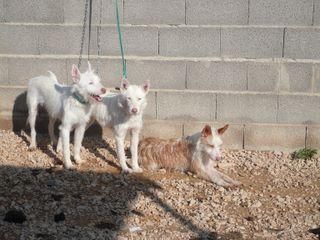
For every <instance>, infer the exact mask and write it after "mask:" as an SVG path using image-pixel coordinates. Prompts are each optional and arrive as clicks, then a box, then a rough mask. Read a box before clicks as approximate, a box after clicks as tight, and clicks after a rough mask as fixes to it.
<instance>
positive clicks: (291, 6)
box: [0, 0, 320, 151]
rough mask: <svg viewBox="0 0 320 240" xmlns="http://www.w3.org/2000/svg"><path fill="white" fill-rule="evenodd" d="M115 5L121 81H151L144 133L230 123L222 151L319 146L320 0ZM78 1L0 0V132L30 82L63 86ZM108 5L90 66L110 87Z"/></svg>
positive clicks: (20, 107)
mask: <svg viewBox="0 0 320 240" xmlns="http://www.w3.org/2000/svg"><path fill="white" fill-rule="evenodd" d="M119 3H120V12H121V16H122V19H121V20H122V23H123V26H122V31H123V38H124V48H125V53H126V57H127V64H128V66H127V67H128V76H129V80H130V81H131V82H133V83H137V84H140V83H142V82H144V81H145V80H147V79H149V80H150V81H151V84H152V91H151V93H150V95H149V96H148V101H149V105H148V109H147V111H146V115H145V119H146V121H145V128H144V131H143V135H144V136H160V137H164V138H168V137H180V136H182V135H188V134H191V133H193V132H195V131H200V130H201V128H202V126H203V125H204V124H205V123H211V124H213V125H215V126H221V125H223V124H225V123H229V124H230V129H229V130H228V131H227V132H226V135H225V137H224V138H225V145H226V147H228V148H236V149H242V148H245V149H260V150H264V149H265V150H270V149H277V150H288V151H289V150H290V151H291V150H293V149H296V148H301V147H305V146H308V147H314V148H320V140H319V139H320V135H319V132H320V1H318V0H268V1H265V0H251V1H250V0H163V1H159V0H122V1H119ZM84 5H85V0H42V1H32V0H25V1H22V2H21V1H18V0H0V124H1V126H0V127H1V128H12V127H13V128H14V126H13V125H15V124H16V123H15V121H18V120H17V119H19V118H22V119H24V120H25V117H26V106H25V94H24V92H25V89H26V84H27V80H28V79H29V78H31V77H34V76H37V75H41V74H46V71H47V70H51V71H53V72H55V73H56V75H57V76H58V78H59V79H60V81H61V82H63V83H65V84H70V83H71V78H70V69H71V65H72V64H73V63H77V62H78V54H79V51H80V39H81V32H82V20H83V11H84ZM100 12H101V13H102V16H101V22H102V25H101V34H100V36H98V27H99V25H98V23H99V21H100V18H99V16H100ZM114 13H115V11H114V0H103V1H100V0H93V19H92V21H93V27H92V39H91V45H90V52H91V54H92V56H91V62H92V65H93V66H95V68H98V70H99V75H100V76H101V78H102V80H103V83H104V84H105V85H106V86H108V87H110V88H113V87H115V86H118V84H119V80H120V77H121V69H122V67H121V61H120V57H119V55H120V54H119V46H118V36H117V32H116V26H115V14H114ZM98 39H100V45H101V49H100V52H101V56H97V53H98V48H97V46H98ZM85 46H87V38H86V39H85ZM85 48H86V47H85ZM84 52H86V49H85V50H84ZM85 57H86V56H84V58H85ZM85 67H86V64H85V61H84V62H83V65H82V69H85Z"/></svg>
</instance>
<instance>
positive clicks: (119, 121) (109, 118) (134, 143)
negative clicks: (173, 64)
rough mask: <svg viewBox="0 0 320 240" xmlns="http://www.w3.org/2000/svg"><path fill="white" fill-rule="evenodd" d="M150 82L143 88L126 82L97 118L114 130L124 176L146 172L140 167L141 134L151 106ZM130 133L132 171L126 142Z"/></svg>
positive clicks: (98, 106)
mask: <svg viewBox="0 0 320 240" xmlns="http://www.w3.org/2000/svg"><path fill="white" fill-rule="evenodd" d="M149 87H150V86H149V82H147V83H145V84H143V85H142V86H137V85H130V84H129V82H128V81H127V80H123V81H122V83H121V87H120V93H118V94H108V95H107V96H106V97H104V98H103V101H102V103H99V104H96V105H95V107H94V111H93V118H95V119H96V120H97V121H98V123H99V124H100V125H101V126H103V127H110V128H112V130H113V133H114V136H115V140H116V145H117V155H118V158H119V161H120V166H121V168H122V171H123V172H142V169H141V168H140V167H139V164H138V143H139V134H140V131H141V128H142V115H143V111H144V109H145V107H146V106H147V100H146V95H147V93H148V91H149ZM127 131H130V133H131V146H130V150H131V156H132V169H130V168H129V167H128V166H127V163H126V156H125V151H124V140H125V137H126V134H127Z"/></svg>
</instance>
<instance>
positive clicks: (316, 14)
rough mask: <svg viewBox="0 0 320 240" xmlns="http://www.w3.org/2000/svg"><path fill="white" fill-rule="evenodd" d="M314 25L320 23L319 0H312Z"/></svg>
mask: <svg viewBox="0 0 320 240" xmlns="http://www.w3.org/2000/svg"><path fill="white" fill-rule="evenodd" d="M313 13H314V25H320V1H314V12H313Z"/></svg>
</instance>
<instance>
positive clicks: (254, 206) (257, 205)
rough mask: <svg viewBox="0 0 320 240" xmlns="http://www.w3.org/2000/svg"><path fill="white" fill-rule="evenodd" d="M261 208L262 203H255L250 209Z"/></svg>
mask: <svg viewBox="0 0 320 240" xmlns="http://www.w3.org/2000/svg"><path fill="white" fill-rule="evenodd" d="M261 206H262V203H261V202H260V201H255V202H254V203H253V204H252V205H251V207H252V208H259V207H261Z"/></svg>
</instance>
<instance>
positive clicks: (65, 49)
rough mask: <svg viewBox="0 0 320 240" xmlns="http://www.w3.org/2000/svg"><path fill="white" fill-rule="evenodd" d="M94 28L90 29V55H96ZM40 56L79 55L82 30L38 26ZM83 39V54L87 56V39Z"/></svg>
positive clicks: (68, 27)
mask: <svg viewBox="0 0 320 240" xmlns="http://www.w3.org/2000/svg"><path fill="white" fill-rule="evenodd" d="M95 30H96V29H95V28H93V29H92V38H91V42H90V49H91V54H92V53H94V54H96V53H97V50H96V49H97V48H96V42H95V39H96V38H95V37H94V36H95V34H96V32H95ZM37 31H38V35H39V45H40V46H39V48H40V54H74V55H79V53H80V46H81V34H82V29H81V27H80V26H55V25H51V26H38V27H37ZM87 36H88V35H86V37H85V42H84V49H83V54H87V46H88V39H87Z"/></svg>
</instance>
